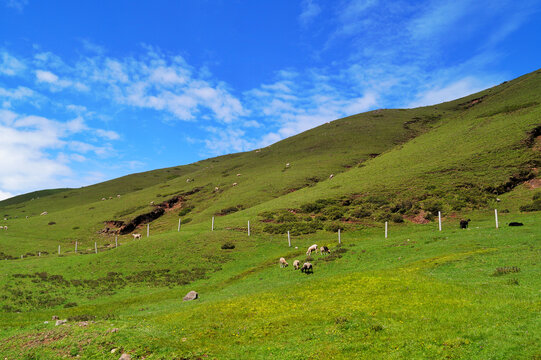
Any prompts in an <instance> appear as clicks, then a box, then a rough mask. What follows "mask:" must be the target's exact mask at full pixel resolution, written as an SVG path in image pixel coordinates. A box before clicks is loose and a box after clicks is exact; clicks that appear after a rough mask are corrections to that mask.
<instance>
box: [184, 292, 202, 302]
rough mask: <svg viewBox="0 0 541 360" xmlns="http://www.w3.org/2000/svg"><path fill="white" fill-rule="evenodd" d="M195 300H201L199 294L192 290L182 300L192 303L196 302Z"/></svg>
mask: <svg viewBox="0 0 541 360" xmlns="http://www.w3.org/2000/svg"><path fill="white" fill-rule="evenodd" d="M195 299H199V294H198V293H196V292H195V291H193V290H192V291H190V292H189V293H187V294H186V296H184V298H183V299H182V300H184V301H190V300H195Z"/></svg>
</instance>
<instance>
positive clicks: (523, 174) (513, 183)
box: [485, 170, 535, 195]
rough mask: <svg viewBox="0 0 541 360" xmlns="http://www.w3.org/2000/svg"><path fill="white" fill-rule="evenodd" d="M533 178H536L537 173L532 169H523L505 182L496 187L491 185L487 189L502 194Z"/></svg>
mask: <svg viewBox="0 0 541 360" xmlns="http://www.w3.org/2000/svg"><path fill="white" fill-rule="evenodd" d="M533 178H535V174H534V173H533V172H532V171H531V170H522V171H520V172H519V173H518V174H515V175H513V176H511V177H510V178H509V180H507V181H506V182H505V183H503V184H501V185H498V186H495V187H494V186H489V187H487V188H486V189H485V190H486V191H488V192H491V193H493V194H496V195H501V194H505V193H506V192H509V191H511V190H513V189H514V188H515V187H517V186H518V185H520V184H522V183H526V182H527V181H529V180H532V179H533Z"/></svg>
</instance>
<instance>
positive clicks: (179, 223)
mask: <svg viewBox="0 0 541 360" xmlns="http://www.w3.org/2000/svg"><path fill="white" fill-rule="evenodd" d="M179 231H180V218H178V229H177V232H179Z"/></svg>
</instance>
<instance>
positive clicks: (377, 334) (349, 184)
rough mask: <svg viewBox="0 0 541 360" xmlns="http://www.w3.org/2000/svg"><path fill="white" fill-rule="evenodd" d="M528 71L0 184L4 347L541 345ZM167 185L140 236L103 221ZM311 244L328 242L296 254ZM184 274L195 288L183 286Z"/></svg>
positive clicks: (56, 350) (195, 349)
mask: <svg viewBox="0 0 541 360" xmlns="http://www.w3.org/2000/svg"><path fill="white" fill-rule="evenodd" d="M540 90H541V72H540V71H537V72H534V73H531V74H527V75H525V76H523V77H520V78H518V79H515V80H512V81H509V82H506V83H504V84H501V85H499V86H497V87H494V88H492V89H488V90H485V91H483V92H481V93H478V94H474V95H471V96H468V97H466V98H463V99H458V100H455V101H452V102H448V103H444V104H439V105H435V106H430V107H424V108H417V109H396V110H377V111H372V112H368V113H364V114H359V115H355V116H351V117H348V118H344V119H339V120H336V121H332V122H330V123H328V124H325V125H322V126H320V127H318V128H315V129H312V130H310V131H307V132H305V133H302V134H299V135H297V136H294V137H291V138H289V139H286V140H284V141H281V142H279V143H276V144H273V145H271V146H269V147H267V148H263V149H259V150H257V151H252V152H246V153H239V154H231V155H226V156H222V157H218V158H213V159H207V160H203V161H200V162H197V163H194V164H190V165H184V166H178V167H174V168H168V169H160V170H156V171H151V172H146V173H141V174H133V175H129V176H126V177H123V178H119V179H115V180H112V181H108V182H105V183H101V184H96V185H93V186H89V187H85V188H81V189H56V190H45V191H39V192H34V193H31V194H26V195H21V196H18V197H15V198H12V199H8V200H5V201H2V202H0V212H1V213H0V215H2V216H3V217H2V218H1V219H5V220H3V221H0V225H5V226H8V229H7V230H0V259H3V260H0V355H3V356H4V358H7V359H56V358H64V357H67V358H75V357H80V358H92V359H118V357H119V356H120V354H121V353H123V352H126V353H129V354H130V355H131V356H132V358H137V359H143V358H144V359H205V358H211V359H212V358H216V359H269V358H276V359H404V358H407V359H442V358H450V359H541V345H539V344H541V319H540V313H541V312H540V310H541V299H540V290H541V266H540V264H539V261H540V259H541V247H540V244H539V240H540V239H541V224H540V220H541V216H540V213H539V207H540V204H539V201H540V200H539V199H541V195H539V194H540V193H541V190H539V188H538V187H539V185H540V184H541V180H540V176H539V173H538V167H539V166H540V165H541V156H540V155H541V140H540V139H541V138H540V136H541V120H540V119H541V92H540ZM286 163H289V164H290V165H289V166H286ZM331 174H333V177H332V178H331V177H330V175H331ZM233 183H236V184H237V185H235V186H234V185H233ZM117 195H120V197H118V196H117ZM174 197H175V198H176V197H179V199H180V201H179V202H178V203H177V204H176V205H175V206H173V208H167V209H166V211H165V213H164V215H163V216H161V217H159V218H157V219H155V220H153V221H150V222H147V221H143V222H142V223H141V224H139V226H138V227H137V229H136V230H135V231H133V232H138V233H141V234H143V238H142V239H140V240H134V239H133V237H132V235H131V233H126V234H117V233H115V232H114V231H115V229H116V228H115V226H116V225H114V226H113V225H111V223H109V225H106V224H105V222H106V221H112V220H115V221H123V222H124V223H127V222H129V221H130V220H133V219H134V218H136V217H137V216H138V215H141V214H145V213H149V212H150V211H152V210H154V209H156V207H157V206H158V204H160V203H162V202H165V201H167V200H169V199H172V198H174ZM102 199H104V200H102ZM151 202H153V204H151ZM164 206H165V205H164ZM495 208H497V209H498V210H499V222H500V227H499V229H496V227H495V220H494V209H495ZM521 209H522V210H528V211H522V210H521ZM535 209H537V210H535ZM45 211H46V212H47V215H40V214H41V213H43V212H45ZM438 211H439V212H441V213H442V214H443V231H441V232H440V231H438V225H437V213H438ZM179 215H180V218H181V219H182V221H183V225H182V227H181V230H180V232H178V231H177V226H178V220H179ZM212 217H214V219H215V229H214V231H211V218H212ZM461 218H470V219H471V220H472V221H471V223H470V227H469V228H468V229H466V230H462V229H459V225H458V224H459V220H460V219H461ZM248 221H250V224H251V236H250V237H248V235H247V222H248ZM386 221H387V222H388V224H389V237H388V238H387V239H385V237H384V225H383V224H384V222H386ZM512 221H518V222H522V223H524V226H521V227H509V226H508V223H509V222H512ZM147 223H148V224H149V226H150V237H148V238H147V237H146V227H147ZM106 226H107V227H112V229H111V230H110V231H108V232H104V231H103V229H104V228H105V227H106ZM337 229H341V240H342V244H341V245H339V244H338V234H337V233H336V230H337ZM117 230H118V229H117ZM288 230H289V231H290V232H291V233H292V234H293V236H292V237H291V241H292V246H291V247H289V246H288V241H287V234H286V231H288ZM116 236H118V242H119V246H118V247H116V246H115V237H116ZM76 242H77V246H78V251H77V253H75V243H76ZM226 243H232V244H234V245H235V247H234V249H222V245H224V244H226ZM314 243H317V244H318V245H320V246H321V245H327V246H329V247H330V248H331V251H332V252H331V255H327V256H321V255H314V256H312V259H311V260H309V261H311V262H312V263H313V264H314V273H313V274H310V275H305V274H301V273H300V271H295V270H293V268H292V263H293V260H295V259H298V260H300V261H301V263H302V262H304V261H306V255H305V252H306V248H307V247H308V246H310V245H312V244H314ZM95 245H96V247H97V249H98V253H97V254H96V253H95ZM59 246H60V254H58V247H59ZM38 254H39V255H41V256H38ZM21 255H22V258H21ZM280 257H285V258H286V259H287V261H288V262H289V264H290V266H289V267H287V268H285V269H281V268H280V267H279V265H278V259H279V258H280ZM190 290H195V291H197V292H198V293H199V295H200V299H198V300H195V301H189V302H183V301H182V297H183V296H184V295H185V294H186V293H187V292H188V291H190ZM53 315H54V316H59V317H60V318H61V319H68V322H67V324H65V325H61V326H55V324H54V321H52V320H51V319H52V316H53ZM45 321H48V323H47V324H46V323H44V322H45ZM113 349H116V350H115V351H114V352H111V350H113Z"/></svg>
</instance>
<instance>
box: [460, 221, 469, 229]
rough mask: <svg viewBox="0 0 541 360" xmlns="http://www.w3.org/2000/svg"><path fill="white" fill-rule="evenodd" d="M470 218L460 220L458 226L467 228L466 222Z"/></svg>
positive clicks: (467, 222)
mask: <svg viewBox="0 0 541 360" xmlns="http://www.w3.org/2000/svg"><path fill="white" fill-rule="evenodd" d="M470 221H471V220H470V219H468V220H460V228H461V229H467V228H468V224H469V222H470Z"/></svg>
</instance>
